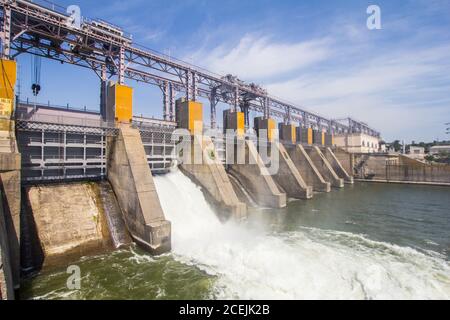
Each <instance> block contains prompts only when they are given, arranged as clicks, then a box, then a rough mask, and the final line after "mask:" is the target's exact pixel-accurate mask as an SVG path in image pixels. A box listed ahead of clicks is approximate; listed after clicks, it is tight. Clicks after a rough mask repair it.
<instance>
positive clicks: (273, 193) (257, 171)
mask: <svg viewBox="0 0 450 320" xmlns="http://www.w3.org/2000/svg"><path fill="white" fill-rule="evenodd" d="M238 145H239V144H238ZM243 147H244V148H245V153H244V154H245V159H246V160H247V161H246V162H245V163H244V164H236V163H235V164H231V165H229V166H228V168H229V170H230V173H231V174H232V175H233V176H234V177H235V178H236V179H238V180H239V182H240V183H241V184H242V185H243V186H244V187H245V189H246V190H247V191H248V193H249V194H250V195H251V196H252V198H253V199H254V200H255V201H256V202H257V203H258V204H259V205H261V206H267V207H271V208H284V207H285V206H286V194H285V193H283V192H281V191H280V190H279V189H278V187H277V185H276V183H275V181H274V180H273V178H272V176H271V175H270V174H269V171H268V169H267V168H266V167H265V165H264V163H263V161H262V159H261V157H260V155H259V154H258V150H257V149H256V146H255V145H254V143H253V141H250V140H245V143H244V144H243Z"/></svg>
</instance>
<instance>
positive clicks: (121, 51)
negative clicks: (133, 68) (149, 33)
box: [119, 46, 125, 85]
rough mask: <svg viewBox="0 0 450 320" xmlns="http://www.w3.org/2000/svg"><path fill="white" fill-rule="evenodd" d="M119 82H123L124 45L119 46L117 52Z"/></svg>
mask: <svg viewBox="0 0 450 320" xmlns="http://www.w3.org/2000/svg"><path fill="white" fill-rule="evenodd" d="M119 84H122V85H123V84H125V47H124V46H121V47H120V54H119Z"/></svg>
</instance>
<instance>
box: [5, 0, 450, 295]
mask: <svg viewBox="0 0 450 320" xmlns="http://www.w3.org/2000/svg"><path fill="white" fill-rule="evenodd" d="M0 2H1V25H2V32H1V41H2V52H1V53H2V59H1V65H0V74H1V77H0V160H1V161H0V187H1V188H0V193H1V197H0V202H1V203H0V210H1V211H0V244H1V246H0V259H1V261H2V268H1V269H0V292H1V298H2V299H14V298H42V299H46V298H49V299H51V298H65V297H72V298H83V299H90V298H91V299H101V298H152V299H157V298H175V299H176V298H186V299H192V298H194V299H197V298H198V299H209V298H237V299H241V298H242V299H257V298H261V299H264V298H339V297H346V298H362V299H373V298H402V297H407V298H421V297H425V298H436V297H439V298H449V297H450V279H449V274H450V266H449V264H448V254H449V249H448V244H449V243H448V242H446V241H448V233H447V232H446V230H448V229H447V228H448V227H449V222H448V216H447V217H446V216H445V214H444V213H445V212H446V208H447V209H448V197H447V199H446V200H443V201H447V203H443V204H442V203H441V204H438V205H437V206H436V207H434V209H433V210H434V211H433V212H432V213H430V214H433V215H435V217H436V220H437V221H440V223H438V224H437V225H436V226H435V228H436V229H432V230H425V231H424V233H423V234H418V235H417V237H416V238H414V237H413V236H411V235H410V232H411V230H414V227H415V226H416V225H415V224H414V223H412V225H408V226H402V227H400V226H399V225H401V223H399V222H398V221H397V220H396V219H400V220H401V219H404V218H403V217H402V214H404V213H405V212H406V211H405V210H409V209H408V208H409V207H408V205H404V206H401V208H400V209H392V210H393V211H392V212H391V211H389V210H391V209H386V207H385V206H383V205H382V202H383V201H392V202H395V201H396V200H398V201H400V202H401V201H406V203H409V204H414V201H418V200H417V199H418V197H419V196H418V194H422V193H421V192H422V191H423V189H420V188H429V187H426V186H420V185H417V186H409V187H410V188H415V189H401V188H402V187H399V186H398V185H393V184H386V185H379V184H376V185H375V184H367V183H362V182H359V181H356V180H368V179H370V177H369V176H368V175H367V172H368V171H370V170H375V171H376V170H378V171H376V172H377V173H376V174H380V172H381V173H382V172H387V171H388V170H393V169H394V168H398V167H401V168H404V167H405V166H407V167H408V168H409V169H408V170H403V171H398V170H397V171H395V172H396V175H395V178H389V177H387V176H386V177H383V181H385V182H389V180H395V181H403V182H411V183H415V184H424V183H425V184H426V183H428V184H436V185H440V186H435V187H433V188H436V189H435V190H436V193H435V194H434V195H435V196H433V195H430V196H429V197H426V198H427V201H433V199H436V197H437V198H438V199H444V198H445V197H444V196H442V195H443V194H445V193H448V189H446V188H448V186H447V187H446V185H447V184H448V183H450V170H448V168H446V167H439V168H429V167H427V166H426V165H422V164H419V163H410V162H408V161H407V160H406V159H404V158H402V157H401V156H397V157H396V158H395V159H393V158H392V157H388V156H387V155H385V154H381V153H380V154H379V153H377V152H374V153H372V154H362V153H361V154H359V153H354V152H349V150H348V148H347V149H346V148H345V147H348V144H349V139H353V138H354V137H355V136H358V137H363V139H366V141H368V142H367V145H369V143H370V144H371V148H372V149H378V144H379V142H380V140H381V135H380V133H379V132H377V131H376V130H375V129H373V128H371V127H370V126H369V125H367V124H366V123H364V122H361V121H357V120H354V119H353V118H347V119H345V121H343V120H336V119H327V118H325V117H323V116H321V115H318V114H315V113H312V112H309V111H306V110H304V109H303V108H301V107H298V106H295V105H292V104H290V103H287V102H284V101H283V100H281V99H279V98H276V97H273V96H271V95H270V94H269V93H268V92H267V91H266V90H264V89H263V88H261V87H260V86H258V85H256V84H253V83H251V84H249V83H246V82H243V81H241V80H239V79H238V78H237V77H235V76H232V75H227V76H218V75H216V74H213V73H211V72H208V71H205V70H203V69H201V68H197V67H195V66H192V65H189V64H187V63H184V62H182V61H178V60H175V59H171V58H168V57H166V56H164V55H160V54H157V53H155V52H153V51H151V50H147V49H146V48H142V47H140V46H137V45H134V44H133V41H132V37H131V36H130V35H127V34H126V33H125V32H123V31H122V30H121V29H119V28H117V27H115V26H114V25H112V24H108V23H106V22H104V21H100V20H98V21H96V20H89V19H85V18H82V19H81V18H80V17H78V16H77V15H76V14H75V13H74V12H72V11H71V10H70V8H69V9H66V8H60V7H55V6H48V5H45V4H44V3H42V4H40V2H38V1H33V2H31V1H24V0H13V1H11V0H1V1H0ZM22 54H32V55H33V56H39V57H43V58H47V59H52V60H56V61H60V62H61V63H67V64H72V65H77V66H80V67H84V68H88V69H91V70H92V71H93V72H95V73H96V74H97V75H98V77H99V95H100V106H99V108H98V110H87V109H85V108H69V107H66V108H64V107H61V106H53V105H51V104H41V103H33V102H30V101H23V100H21V99H20V97H19V96H18V94H17V90H16V82H17V63H18V62H17V57H18V56H19V55H22ZM133 81H139V82H142V83H146V84H150V85H153V86H157V87H159V88H160V89H161V93H162V108H163V113H162V114H163V119H155V118H153V117H147V116H142V115H141V116H138V115H136V114H134V113H133V88H132V87H131V86H129V85H126V84H125V83H126V82H130V83H131V82H133ZM202 99H206V100H207V101H208V102H209V105H207V106H206V104H205V103H203V102H201V101H202ZM219 103H222V104H225V105H227V106H228V107H227V108H224V109H223V110H222V115H223V116H222V118H223V121H222V123H218V121H217V118H216V115H217V112H218V110H217V109H218V104H219ZM205 107H208V109H209V114H210V117H209V119H205V117H204V110H205ZM251 112H252V113H257V114H258V115H257V116H256V117H254V118H253V119H252V118H251V117H250V115H251ZM341 141H345V142H343V143H341ZM371 163H374V165H371ZM363 169H364V170H363ZM383 170H384V171H383ZM375 171H374V172H375ZM405 172H406V173H408V174H406V173H405ZM412 172H415V174H414V175H413V174H412ZM376 174H375V176H376ZM376 177H377V176H376ZM380 179H381V178H380ZM398 188H400V189H401V190H399V189H398ZM406 188H407V187H406ZM370 195H372V196H370ZM374 195H376V196H374ZM414 195H416V196H414ZM405 197H406V198H407V200H404V199H405ZM362 205H366V206H367V207H366V208H364V207H361V206H362ZM334 211H336V214H332V212H334ZM408 212H409V211H408ZM299 213H303V215H302V216H301V218H300V216H299ZM368 213H373V215H372V216H364V214H368ZM377 213H379V215H377ZM397 215H398V216H397ZM412 219H418V220H417V221H416V222H417V223H419V222H418V221H420V219H424V218H423V217H422V215H420V214H417V216H414V217H412ZM390 220H392V221H391V222H392V224H391V225H388V222H389V221H390ZM385 224H386V225H385ZM383 226H384V227H385V228H386V232H387V231H389V232H387V233H388V234H390V235H392V234H395V235H397V236H398V237H394V238H389V239H386V238H382V237H379V234H380V233H379V232H377V230H378V229H379V228H383ZM390 228H392V229H390ZM430 228H431V227H430ZM362 230H364V231H362ZM432 234H437V239H434V238H433V239H431V238H432ZM408 235H409V236H408ZM441 235H443V236H441ZM405 239H406V240H405ZM421 239H426V241H427V242H426V243H424V244H418V242H420V241H422V240H421ZM441 239H444V240H443V241H442V240H441ZM433 250H434V251H437V252H438V253H436V254H430V251H433ZM68 265H76V266H79V268H80V270H81V272H83V274H84V275H85V276H86V277H85V278H83V279H88V280H86V281H89V283H90V284H89V285H88V284H86V285H83V286H82V288H81V289H80V290H75V291H66V290H67V289H65V288H62V287H61V283H65V278H64V277H65V276H66V275H67V274H66V268H67V266H68ZM63 269H64V270H63ZM61 270H63V271H61ZM46 273H50V274H53V277H52V279H53V280H50V278H45V274H46ZM42 275H44V276H42ZM108 275H110V277H109V276H108ZM105 277H106V278H107V279H105ZM33 279H35V280H33ZM391 279H395V281H397V282H399V283H400V284H399V285H397V286H395V285H394V284H393V282H395V281H391ZM33 281H34V282H33ZM52 281H54V282H52ZM83 281H84V280H83ZM127 281H129V283H127V284H126V283H125V282H127ZM94 283H95V285H91V284H94ZM129 286H133V287H135V288H136V291H134V292H135V293H129V292H128V293H127V289H126V288H127V287H129ZM330 286H332V287H333V290H329V288H330ZM94 287H96V288H97V290H95V289H93V288H94ZM99 288H100V289H99ZM129 294H131V296H129Z"/></svg>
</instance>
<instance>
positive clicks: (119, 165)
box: [107, 124, 171, 254]
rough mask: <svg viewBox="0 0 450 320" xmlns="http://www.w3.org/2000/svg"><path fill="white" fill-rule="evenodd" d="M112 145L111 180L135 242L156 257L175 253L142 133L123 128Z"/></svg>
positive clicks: (109, 155)
mask: <svg viewBox="0 0 450 320" xmlns="http://www.w3.org/2000/svg"><path fill="white" fill-rule="evenodd" d="M119 128H120V133H119V136H118V137H114V138H109V141H108V151H107V152H108V180H109V181H110V183H111V185H112V187H113V189H114V192H115V194H116V197H117V200H118V202H119V205H120V207H121V209H122V212H123V214H124V220H125V223H126V225H127V227H128V230H129V232H130V234H131V236H132V237H133V239H134V241H136V242H137V243H138V244H140V245H141V246H143V247H144V248H145V249H146V250H148V251H149V252H151V253H152V254H161V253H165V252H168V251H170V249H171V227H170V222H169V221H167V220H166V219H165V217H164V213H163V210H162V208H161V204H160V202H159V197H158V194H157V192H156V188H155V185H154V182H153V177H152V174H151V172H150V168H149V166H148V163H147V156H146V154H145V149H144V146H143V145H142V140H141V136H140V133H139V130H137V129H133V128H131V127H130V126H129V125H126V124H122V125H120V127H119Z"/></svg>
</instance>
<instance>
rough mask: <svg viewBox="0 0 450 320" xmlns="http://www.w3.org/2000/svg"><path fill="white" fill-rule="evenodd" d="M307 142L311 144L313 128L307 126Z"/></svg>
mask: <svg viewBox="0 0 450 320" xmlns="http://www.w3.org/2000/svg"><path fill="white" fill-rule="evenodd" d="M308 144H313V129H312V128H308Z"/></svg>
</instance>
